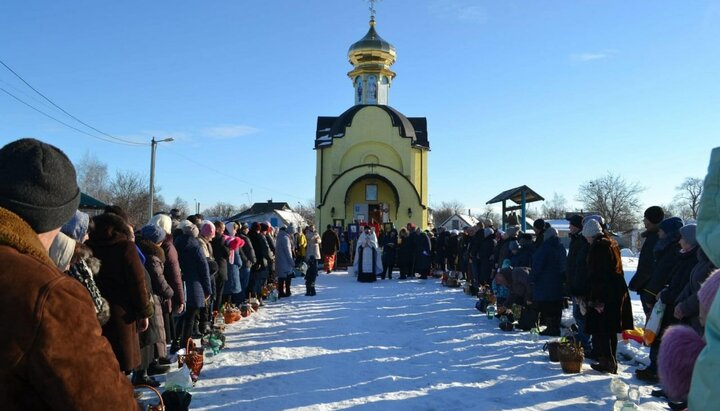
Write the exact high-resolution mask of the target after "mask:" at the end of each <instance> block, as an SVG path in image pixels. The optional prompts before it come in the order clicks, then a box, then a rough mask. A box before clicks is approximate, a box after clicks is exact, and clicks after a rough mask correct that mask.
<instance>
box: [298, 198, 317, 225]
mask: <svg viewBox="0 0 720 411" xmlns="http://www.w3.org/2000/svg"><path fill="white" fill-rule="evenodd" d="M315 210H316V209H315V201H314V200H307V201H305V204H302V203H300V202H298V204H297V206H296V207H295V208H294V209H293V211H295V212H296V213H298V214H300V215H301V216H302V218H304V219H305V221H306V222H307V224H308V225H310V224H315Z"/></svg>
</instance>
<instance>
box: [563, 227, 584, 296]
mask: <svg viewBox="0 0 720 411" xmlns="http://www.w3.org/2000/svg"><path fill="white" fill-rule="evenodd" d="M570 238H571V240H570V251H569V252H568V264H567V276H566V277H567V288H568V292H569V293H570V295H571V296H573V297H585V296H586V295H587V253H588V248H589V247H590V244H588V242H587V240H585V237H583V236H582V235H581V234H580V233H578V234H576V235H571V236H570Z"/></svg>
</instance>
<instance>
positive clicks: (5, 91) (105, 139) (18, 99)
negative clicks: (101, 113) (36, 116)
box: [0, 87, 147, 147]
mask: <svg viewBox="0 0 720 411" xmlns="http://www.w3.org/2000/svg"><path fill="white" fill-rule="evenodd" d="M0 91H2V92H3V93H5V94H7V95H8V96H10V97H12V98H14V99H15V100H17V101H18V102H20V103H22V104H24V105H26V106H28V107H30V108H31V109H33V110H35V111H37V112H38V113H40V114H42V115H43V116H45V117H48V118H50V119H52V120H55V121H57V122H58V123H60V124H62V125H64V126H65V127H68V128H71V129H73V130H75V131H77V132H79V133H82V134H85V135H86V136H90V137H92V138H96V139H98V140H102V141H105V142H108V143H114V144H121V145H126V146H132V147H137V146H138V144H137V143H133V144H130V143H125V142H122V141H115V140H110V139H108V138H105V137H100V136H96V135H94V134H90V133H88V132H87V131H85V130H81V129H79V128H77V127H74V126H72V125H70V124H68V123H66V122H64V121H62V120H60V119H58V118H55V117H53V116H51V115H50V114H48V113H46V112H44V111H42V110H40V109H39V108H37V107H35V106H33V105H32V104H30V103H27V102H25V101H23V100H22V99H21V98H20V97H18V96H16V95H14V94H13V93H11V92H9V91H7V90H5V89H4V88H2V87H0ZM143 145H147V144H143Z"/></svg>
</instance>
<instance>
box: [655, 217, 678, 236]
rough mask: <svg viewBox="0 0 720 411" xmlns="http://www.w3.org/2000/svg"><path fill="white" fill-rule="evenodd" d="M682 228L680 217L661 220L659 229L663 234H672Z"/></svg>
mask: <svg viewBox="0 0 720 411" xmlns="http://www.w3.org/2000/svg"><path fill="white" fill-rule="evenodd" d="M682 226H683V220H682V219H681V218H680V217H670V218H666V219H664V220H662V222H661V223H660V226H659V228H660V229H661V230H663V231H664V232H665V234H672V233H674V232H676V231H677V230H679V229H680V227H682Z"/></svg>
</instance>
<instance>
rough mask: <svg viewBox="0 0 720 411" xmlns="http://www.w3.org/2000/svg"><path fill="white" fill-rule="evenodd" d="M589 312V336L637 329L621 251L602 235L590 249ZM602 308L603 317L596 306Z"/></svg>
mask: <svg viewBox="0 0 720 411" xmlns="http://www.w3.org/2000/svg"><path fill="white" fill-rule="evenodd" d="M587 284H588V289H587V291H588V293H587V301H588V311H587V313H588V314H587V319H586V323H585V329H586V331H587V333H588V334H595V333H598V334H605V333H619V332H622V331H623V330H632V329H633V328H634V324H633V316H632V306H631V303H630V294H628V288H627V284H626V283H625V277H624V273H623V268H622V259H621V257H620V249H619V248H618V245H617V243H616V242H615V240H611V239H609V238H607V237H604V236H602V235H600V236H598V237H595V240H594V241H593V243H592V244H590V246H589V248H588V259H587ZM598 304H603V306H604V309H603V312H602V313H598V312H597V311H596V310H595V308H593V307H594V306H595V305H598Z"/></svg>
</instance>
